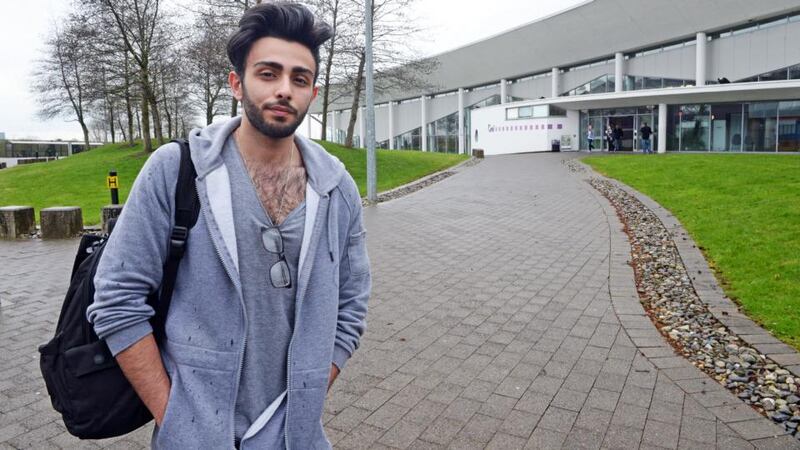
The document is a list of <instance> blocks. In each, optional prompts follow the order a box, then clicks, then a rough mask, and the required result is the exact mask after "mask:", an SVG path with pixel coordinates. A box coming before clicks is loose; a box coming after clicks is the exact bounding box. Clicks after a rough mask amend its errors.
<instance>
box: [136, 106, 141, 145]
mask: <svg viewBox="0 0 800 450" xmlns="http://www.w3.org/2000/svg"><path fill="white" fill-rule="evenodd" d="M136 137H137V138H139V139H141V138H142V119H141V118H140V117H139V108H136Z"/></svg>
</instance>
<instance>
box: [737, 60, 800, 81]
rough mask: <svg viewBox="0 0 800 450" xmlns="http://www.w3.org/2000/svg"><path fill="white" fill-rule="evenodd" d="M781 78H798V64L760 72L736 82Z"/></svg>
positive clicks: (799, 71) (799, 67)
mask: <svg viewBox="0 0 800 450" xmlns="http://www.w3.org/2000/svg"><path fill="white" fill-rule="evenodd" d="M781 80H800V64H797V65H794V66H789V67H784V68H783V69H778V70H773V71H772V72H767V73H762V74H759V75H755V76H752V77H748V78H743V79H741V80H737V81H736V82H737V83H751V82H755V81H781Z"/></svg>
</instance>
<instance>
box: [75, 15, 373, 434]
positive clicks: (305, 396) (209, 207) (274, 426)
mask: <svg viewBox="0 0 800 450" xmlns="http://www.w3.org/2000/svg"><path fill="white" fill-rule="evenodd" d="M329 37H330V31H329V28H328V26H327V25H325V24H324V23H320V22H319V21H315V19H314V17H313V15H312V14H311V13H310V12H309V11H308V10H307V9H305V8H304V7H302V6H299V5H298V4H291V3H268V4H262V5H259V6H256V7H254V8H252V9H250V10H249V11H247V12H246V13H245V14H244V16H243V17H242V19H241V21H240V23H239V29H238V31H237V32H236V33H235V34H234V35H233V36H232V37H231V39H230V42H229V43H228V56H229V58H230V60H231V63H232V64H233V67H234V69H235V71H234V72H232V73H231V74H230V76H229V82H230V86H231V89H232V90H233V94H234V95H235V96H236V98H237V99H239V100H240V101H241V102H242V106H243V110H244V114H243V116H242V117H241V118H239V117H237V118H233V119H230V120H228V121H225V122H221V123H217V124H213V125H210V126H208V127H205V128H202V129H196V130H193V131H192V132H191V134H190V137H189V142H190V145H191V150H192V152H191V153H192V161H193V162H194V165H195V168H196V170H197V191H198V195H199V199H200V205H201V208H200V210H201V212H200V216H199V218H198V221H197V224H196V225H195V226H194V228H192V230H191V234H190V236H189V239H188V244H187V249H186V254H185V256H184V258H183V260H182V262H181V265H180V270H179V272H178V276H177V280H176V285H175V291H174V295H173V299H172V303H171V306H170V310H169V315H168V318H167V322H166V338H165V339H164V340H163V341H162V342H158V343H156V342H155V340H154V338H153V336H152V328H151V326H150V324H149V322H148V318H149V317H150V316H151V315H152V314H153V310H152V308H150V307H149V306H148V305H147V304H146V303H145V301H146V297H147V295H148V293H150V292H152V291H154V290H156V289H157V288H158V286H159V285H160V283H161V278H162V265H163V263H164V261H165V259H166V257H167V249H168V243H169V235H170V229H171V221H172V217H173V208H174V200H173V198H174V193H175V180H176V179H177V172H178V166H179V160H180V153H179V149H178V146H177V145H175V144H168V145H165V146H163V147H162V148H160V149H159V150H158V151H156V152H155V153H154V154H153V156H151V157H150V159H149V160H148V162H147V164H145V166H144V168H143V169H142V172H141V174H140V175H139V177H138V179H137V180H136V183H135V184H134V187H133V190H132V192H131V194H130V197H129V199H128V201H127V203H126V205H125V208H124V212H123V213H122V216H121V217H120V219H119V222H118V223H117V225H116V228H115V230H114V233H113V234H112V235H111V238H110V240H109V243H108V245H107V247H106V250H105V252H104V254H103V257H102V261H101V264H100V269H99V270H98V272H97V276H96V278H95V286H96V295H95V302H94V304H93V305H92V306H91V308H90V309H89V311H88V316H89V320H91V321H92V322H93V324H94V328H95V330H96V331H97V334H98V336H100V337H101V338H104V339H105V340H106V342H107V343H108V345H109V348H110V350H111V352H112V353H113V354H114V355H115V356H116V358H117V360H118V361H119V364H120V366H121V368H122V370H123V372H124V373H125V375H126V376H127V377H128V379H129V380H130V381H131V384H132V385H133V386H134V388H135V389H136V391H137V393H138V394H139V396H140V397H141V398H142V400H143V401H144V403H145V404H146V405H147V407H148V408H149V409H150V411H152V413H153V416H154V417H155V421H156V429H155V432H154V435H153V441H152V446H153V447H154V448H233V447H236V448H243V449H244V448H257V449H262V448H269V449H273V448H295V449H312V448H330V443H329V442H328V440H327V438H326V437H325V432H324V430H323V428H322V423H321V417H322V411H323V405H324V401H325V395H326V392H327V389H328V388H329V387H330V385H331V383H333V380H334V379H335V378H336V376H337V375H338V373H339V371H340V370H341V369H343V368H344V365H345V362H346V361H347V360H348V358H349V357H350V356H351V355H352V353H353V352H354V351H355V349H356V348H357V347H358V344H359V339H360V337H361V335H362V334H363V332H364V329H365V317H366V313H367V299H368V297H369V292H370V283H371V278H370V271H369V260H368V258H367V252H366V244H365V231H364V228H363V225H362V216H361V198H360V196H359V194H358V189H357V188H356V185H355V183H354V181H353V179H352V178H351V177H350V175H349V174H348V173H347V172H346V171H345V170H344V166H343V165H342V164H341V163H340V162H339V161H338V160H337V159H335V158H333V157H332V156H330V155H329V154H328V153H327V152H325V150H324V149H322V148H321V147H320V146H319V145H317V144H315V143H313V142H312V141H310V140H308V139H305V138H303V137H301V136H297V135H295V134H294V131H295V129H296V128H297V127H298V125H299V124H300V123H301V122H302V120H303V117H304V116H305V114H306V112H307V111H308V108H309V105H310V103H311V101H312V100H313V99H314V98H315V96H316V95H317V88H316V87H315V81H316V76H317V73H318V68H319V47H320V45H321V44H322V43H323V42H325V41H326V40H327V39H328V38H329Z"/></svg>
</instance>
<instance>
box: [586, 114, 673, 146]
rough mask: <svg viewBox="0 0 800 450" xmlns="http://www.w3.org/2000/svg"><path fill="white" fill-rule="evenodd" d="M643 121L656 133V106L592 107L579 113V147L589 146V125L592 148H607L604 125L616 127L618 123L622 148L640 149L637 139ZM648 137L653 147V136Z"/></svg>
mask: <svg viewBox="0 0 800 450" xmlns="http://www.w3.org/2000/svg"><path fill="white" fill-rule="evenodd" d="M645 123H646V124H648V125H649V126H650V128H651V129H652V130H653V133H658V108H657V107H654V106H642V107H639V108H616V109H594V110H589V111H588V112H584V113H581V123H580V137H581V139H580V145H581V148H582V149H587V148H589V141H588V130H589V125H591V126H592V130H593V132H594V141H593V147H594V149H595V150H608V142H607V141H606V140H605V130H606V127H608V126H611V127H612V128H616V126H617V125H619V127H620V128H621V129H622V150H623V151H632V150H639V149H641V141H639V139H638V135H639V130H640V129H641V128H642V127H643V126H644V124H645ZM650 139H651V141H650V142H651V143H652V144H653V148H655V145H654V144H655V142H656V140H655V139H656V138H655V136H653V137H651V138H650Z"/></svg>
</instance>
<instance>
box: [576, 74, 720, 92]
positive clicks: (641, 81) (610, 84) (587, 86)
mask: <svg viewBox="0 0 800 450" xmlns="http://www.w3.org/2000/svg"><path fill="white" fill-rule="evenodd" d="M622 81H623V90H624V91H640V90H643V89H662V88H669V87H684V86H694V84H695V83H694V80H680V79H676V78H659V77H642V76H634V75H626V76H625V78H624V79H623V80H622ZM708 83H709V84H712V83H714V82H712V81H708ZM614 88H615V84H614V75H610V74H606V75H601V76H599V77H597V78H595V79H594V80H591V81H589V82H587V83H584V84H582V85H580V86H578V87H576V88H575V89H572V90H570V91H568V92H565V93H564V94H561V95H562V97H569V96H574V95H586V94H602V93H605V92H614Z"/></svg>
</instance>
